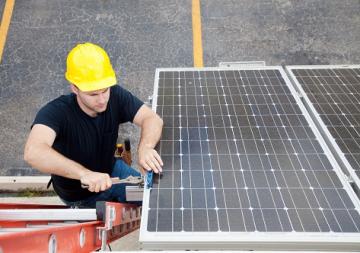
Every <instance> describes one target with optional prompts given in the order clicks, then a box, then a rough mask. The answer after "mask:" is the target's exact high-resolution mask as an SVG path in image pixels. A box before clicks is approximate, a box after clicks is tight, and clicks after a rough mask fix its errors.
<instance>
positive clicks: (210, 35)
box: [0, 0, 360, 176]
mask: <svg viewBox="0 0 360 253" xmlns="http://www.w3.org/2000/svg"><path fill="white" fill-rule="evenodd" d="M201 12H202V30H203V32H202V33H203V48H204V65H205V66H209V67H211V66H217V65H218V63H219V62H221V61H246V60H264V61H266V63H267V64H268V65H279V64H356V63H357V64H358V63H360V43H359V41H360V19H359V13H360V3H359V1H358V0H305V1H297V0H242V1H230V0H225V1H217V0H206V1H201ZM84 41H92V42H94V43H98V44H100V45H102V46H103V47H104V48H105V49H106V50H107V51H108V52H109V54H110V57H111V60H112V62H113V65H114V68H115V70H116V73H117V75H118V80H119V83H120V84H121V85H123V86H124V87H126V88H128V89H129V90H130V91H132V92H133V93H134V94H136V95H137V96H139V97H140V98H141V99H142V100H147V98H148V96H150V95H152V93H153V82H154V73H155V69H156V68H159V67H192V66H193V62H192V59H193V58H192V26H191V1H190V0H172V1H167V0H148V1H133V0H125V1H117V0H109V1H97V0H88V1H71V0H58V1H44V0H28V1H16V3H15V8H14V12H13V17H12V21H11V24H10V28H9V34H8V38H7V43H6V46H5V49H4V55H3V59H2V62H1V64H0V157H1V159H0V176H6V175H36V174H38V173H37V172H36V171H35V170H33V169H31V168H30V167H29V166H28V165H27V164H25V163H24V162H23V159H22V157H23V146H24V142H25V139H26V137H27V134H28V132H29V129H30V126H31V123H32V121H33V119H34V116H35V114H36V112H37V110H38V109H39V108H40V107H41V106H42V105H44V104H45V103H47V102H48V101H49V100H51V99H53V98H56V97H57V96H59V95H61V94H64V93H68V92H69V87H68V84H67V83H66V81H65V79H64V70H65V59H66V55H67V53H68V51H69V50H70V49H71V48H72V47H73V46H74V45H75V44H77V43H79V42H84ZM119 136H120V137H119V141H123V140H124V138H126V137H130V139H131V141H132V143H133V147H134V149H133V150H136V143H137V140H138V138H139V131H138V129H137V128H136V127H133V126H131V125H130V124H125V125H124V126H122V127H121V128H120V134H119ZM135 166H136V165H135Z"/></svg>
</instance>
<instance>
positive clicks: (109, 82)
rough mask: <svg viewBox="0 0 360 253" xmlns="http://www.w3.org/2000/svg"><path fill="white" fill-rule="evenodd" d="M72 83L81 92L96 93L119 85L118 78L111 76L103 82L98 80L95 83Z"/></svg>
mask: <svg viewBox="0 0 360 253" xmlns="http://www.w3.org/2000/svg"><path fill="white" fill-rule="evenodd" d="M69 81H70V80H69ZM70 82H71V81H70ZM71 83H72V84H74V85H75V86H76V87H78V88H79V90H81V91H96V90H101V89H105V88H108V87H111V86H113V85H115V84H117V80H116V77H113V76H109V77H107V78H104V79H102V80H96V81H94V82H74V81H72V82H71Z"/></svg>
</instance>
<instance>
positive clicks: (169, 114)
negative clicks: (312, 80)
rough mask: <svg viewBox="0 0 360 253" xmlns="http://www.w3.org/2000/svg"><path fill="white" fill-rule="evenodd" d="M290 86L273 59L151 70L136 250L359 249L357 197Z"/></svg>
mask: <svg viewBox="0 0 360 253" xmlns="http://www.w3.org/2000/svg"><path fill="white" fill-rule="evenodd" d="M294 94H295V91H294V90H293V88H292V87H291V85H289V80H288V79H287V77H286V75H285V72H284V71H283V70H282V68H281V67H261V68H253V69H250V68H249V69H231V70H230V69H227V70H224V69H223V70H221V69H212V68H205V69H203V70H197V69H159V70H157V72H156V80H155V92H154V98H153V109H154V110H156V111H157V113H158V114H159V115H160V116H161V117H162V118H163V120H164V129H163V134H162V137H161V140H160V143H159V146H158V152H159V154H160V155H161V157H162V158H163V161H164V168H163V171H164V172H163V174H162V175H161V176H157V177H156V176H155V180H154V184H153V187H152V189H149V190H145V194H144V201H143V217H142V218H143V219H142V224H141V230H140V241H141V242H142V243H143V244H144V247H145V248H152V249H166V248H167V247H168V248H169V249H174V247H175V248H182V249H214V247H215V248H218V249H227V248H228V249H229V248H230V249H256V248H260V249H261V247H264V245H268V246H269V245H271V246H270V247H274V249H280V248H282V247H284V245H286V247H288V248H292V247H295V248H298V247H302V248H311V249H314V247H315V248H316V247H320V246H319V245H321V247H322V248H324V247H332V248H333V247H334V246H335V245H334V244H337V243H339V244H341V246H342V247H344V242H342V239H339V237H337V236H332V235H336V234H338V233H339V234H345V237H346V238H347V240H348V242H347V243H346V244H345V245H346V246H347V247H353V246H354V245H355V247H359V245H360V244H359V243H360V240H359V239H360V215H359V202H358V201H357V200H356V197H355V194H354V192H353V191H352V190H351V188H350V187H349V185H348V184H347V182H345V180H344V177H343V174H342V172H341V170H340V169H339V168H338V166H337V163H336V161H335V160H334V158H333V157H332V156H331V154H330V152H329V151H328V149H327V148H326V146H325V143H324V141H323V140H322V139H321V136H320V134H319V133H318V132H317V131H316V129H315V126H314V124H313V122H312V121H311V119H310V117H309V115H308V114H306V110H305V109H304V107H303V106H302V105H301V102H300V100H299V98H298V97H297V96H294ZM313 233H315V234H316V235H317V236H315V237H314V236H313ZM269 235H271V237H269ZM295 241H301V242H308V244H301V246H299V245H293V246H289V245H290V244H291V243H292V242H295ZM274 242H277V243H275V244H274ZM324 242H325V243H324ZM314 245H315V246H314ZM316 245H317V246H316ZM288 248H287V249H288ZM342 249H344V248H342Z"/></svg>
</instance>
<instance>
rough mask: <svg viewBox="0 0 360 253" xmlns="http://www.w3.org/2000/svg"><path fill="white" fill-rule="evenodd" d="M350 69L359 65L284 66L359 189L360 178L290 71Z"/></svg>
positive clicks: (342, 165) (311, 114) (337, 158)
mask: <svg viewBox="0 0 360 253" xmlns="http://www.w3.org/2000/svg"><path fill="white" fill-rule="evenodd" d="M335 68H337V69H351V68H360V65H292V66H286V72H287V74H288V75H289V77H290V78H291V81H292V83H293V84H294V85H295V89H296V90H297V91H298V92H299V93H300V95H301V96H302V98H303V101H304V104H305V106H306V108H307V109H308V111H309V113H310V116H311V117H312V118H313V120H314V121H315V122H316V124H317V125H318V126H319V129H320V132H321V133H322V135H323V137H324V139H325V141H326V142H327V143H328V145H329V146H330V147H331V148H332V151H333V154H334V157H335V159H336V160H337V161H338V163H339V164H340V165H341V167H342V169H343V171H344V172H345V174H347V175H348V177H349V178H348V180H350V181H353V182H354V183H355V184H356V186H357V188H358V189H360V179H359V177H358V176H357V175H356V173H355V170H354V168H353V167H352V166H351V165H350V163H349V161H348V160H347V159H346V157H345V155H344V153H343V152H342V151H341V149H340V147H339V146H338V145H337V143H336V141H335V139H334V138H333V137H332V135H331V133H330V131H329V130H328V128H327V127H326V125H325V123H324V122H323V120H322V119H321V117H320V115H319V114H318V112H317V111H316V109H315V107H314V105H313V103H312V102H311V101H310V99H309V97H308V95H307V94H306V92H305V91H304V89H303V87H302V86H301V84H300V83H299V81H298V80H297V78H296V76H295V75H294V73H293V72H292V70H294V69H335Z"/></svg>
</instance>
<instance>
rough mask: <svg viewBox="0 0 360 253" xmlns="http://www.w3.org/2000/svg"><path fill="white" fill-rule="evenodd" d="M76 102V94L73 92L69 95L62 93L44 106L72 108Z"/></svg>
mask: <svg viewBox="0 0 360 253" xmlns="http://www.w3.org/2000/svg"><path fill="white" fill-rule="evenodd" d="M74 104H75V95H74V94H72V93H71V94H68V95H61V96H59V97H57V98H55V99H53V100H51V101H50V102H48V103H47V104H46V105H44V108H54V109H55V108H57V109H67V108H72V107H73V106H74Z"/></svg>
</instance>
